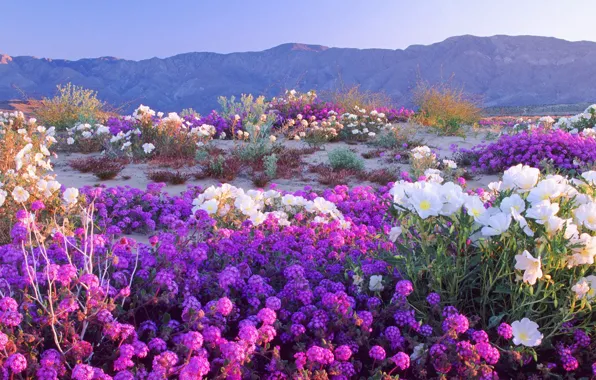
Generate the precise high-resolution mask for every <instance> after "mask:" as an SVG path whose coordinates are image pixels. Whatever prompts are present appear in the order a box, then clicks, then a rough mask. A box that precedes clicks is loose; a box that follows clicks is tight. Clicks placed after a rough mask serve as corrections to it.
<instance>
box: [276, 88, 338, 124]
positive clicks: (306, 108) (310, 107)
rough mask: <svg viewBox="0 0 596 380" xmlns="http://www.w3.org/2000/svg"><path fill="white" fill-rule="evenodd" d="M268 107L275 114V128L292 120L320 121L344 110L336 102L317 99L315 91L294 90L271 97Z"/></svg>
mask: <svg viewBox="0 0 596 380" xmlns="http://www.w3.org/2000/svg"><path fill="white" fill-rule="evenodd" d="M269 108H270V109H271V110H273V111H274V113H275V115H276V116H277V120H276V122H275V125H274V127H275V128H281V127H283V126H284V125H288V124H289V123H291V122H292V121H296V122H300V121H302V120H306V121H308V122H313V121H317V122H319V123H320V122H322V121H323V120H326V119H327V118H328V117H329V116H330V114H335V115H341V114H342V113H343V112H344V109H343V108H341V107H340V106H339V105H337V104H334V103H331V102H324V101H321V100H319V99H318V97H317V93H316V92H315V91H308V92H306V93H300V92H297V91H296V90H290V91H287V90H286V92H285V94H284V95H283V96H280V97H275V98H273V99H271V101H270V102H269Z"/></svg>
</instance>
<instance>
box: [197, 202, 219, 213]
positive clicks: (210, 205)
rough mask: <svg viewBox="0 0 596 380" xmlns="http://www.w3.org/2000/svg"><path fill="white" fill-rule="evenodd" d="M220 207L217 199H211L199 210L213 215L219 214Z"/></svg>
mask: <svg viewBox="0 0 596 380" xmlns="http://www.w3.org/2000/svg"><path fill="white" fill-rule="evenodd" d="M218 206H219V202H218V201H217V199H210V200H208V201H207V202H205V203H203V204H202V205H201V206H200V207H199V210H204V211H206V212H207V214H209V215H213V214H215V213H216V212H217V208H218Z"/></svg>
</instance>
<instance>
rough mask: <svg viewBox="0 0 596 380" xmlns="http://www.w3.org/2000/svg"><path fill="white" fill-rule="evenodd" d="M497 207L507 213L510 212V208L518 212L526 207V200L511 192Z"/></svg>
mask: <svg viewBox="0 0 596 380" xmlns="http://www.w3.org/2000/svg"><path fill="white" fill-rule="evenodd" d="M499 208H500V209H501V211H503V212H507V213H511V209H514V210H515V211H517V212H518V213H520V212H523V211H524V210H525V209H526V202H524V200H523V199H522V197H520V196H519V195H518V194H512V195H511V196H510V197H505V198H503V200H502V201H501V204H500V205H499Z"/></svg>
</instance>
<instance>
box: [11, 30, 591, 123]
mask: <svg viewBox="0 0 596 380" xmlns="http://www.w3.org/2000/svg"><path fill="white" fill-rule="evenodd" d="M418 78H423V79H425V80H428V81H430V82H436V81H440V80H444V79H447V78H452V80H453V81H454V83H456V84H458V85H462V86H463V87H464V88H465V90H466V91H467V92H469V93H471V94H476V95H480V96H481V97H482V98H483V100H484V104H485V105H486V106H489V107H504V106H532V105H545V104H572V103H584V102H595V101H596V85H594V83H596V43H594V42H588V41H581V42H569V41H565V40H561V39H556V38H552V37H534V36H504V35H498V36H492V37H475V36H470V35H464V36H458V37H450V38H448V39H446V40H445V41H442V42H439V43H435V44H432V45H427V46H423V45H412V46H410V47H408V48H406V49H403V50H401V49H398V50H389V49H351V48H333V47H326V46H321V45H308V44H301V43H288V44H283V45H279V46H276V47H273V48H271V49H267V50H264V51H259V52H242V53H230V54H217V53H185V54H178V55H175V56H172V57H168V58H163V59H162V58H150V59H144V60H140V61H132V60H126V59H120V58H116V57H99V58H86V59H80V60H76V61H69V60H63V59H45V58H34V57H28V56H20V57H15V56H13V57H11V56H9V55H0V100H8V99H19V98H21V95H22V93H25V94H26V95H27V96H29V97H34V98H39V97H42V96H48V95H51V94H53V93H54V91H55V86H56V85H57V84H60V83H66V82H69V81H71V82H73V83H75V84H77V85H82V86H85V87H88V88H92V89H94V90H97V91H98V92H99V96H100V97H101V98H102V99H104V100H107V101H109V102H110V103H113V104H115V105H120V104H124V103H128V102H132V104H138V103H143V104H147V105H149V106H151V107H153V108H155V109H159V110H163V111H177V110H181V109H183V108H188V107H192V108H194V109H196V110H199V111H201V112H206V111H208V110H210V109H212V108H213V107H215V106H216V101H217V97H218V96H220V95H225V96H229V95H239V94H241V93H253V94H265V95H267V96H274V95H278V94H279V93H281V92H282V91H283V90H284V89H291V88H296V89H300V90H310V89H315V90H318V91H325V90H331V89H335V88H338V86H340V85H342V84H343V85H345V86H350V85H353V84H359V85H360V86H361V88H362V89H364V90H371V91H384V92H386V93H387V94H388V95H390V96H391V97H392V98H393V99H394V100H395V101H396V102H397V103H400V104H404V105H410V103H411V89H412V88H413V87H414V86H415V84H416V81H417V79H418ZM131 108H132V105H131Z"/></svg>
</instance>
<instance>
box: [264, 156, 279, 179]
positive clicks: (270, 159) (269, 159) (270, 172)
mask: <svg viewBox="0 0 596 380" xmlns="http://www.w3.org/2000/svg"><path fill="white" fill-rule="evenodd" d="M263 163H264V166H265V175H267V177H269V178H270V179H274V178H276V177H277V156H276V155H275V153H273V154H271V155H269V156H266V157H265V158H264V159H263Z"/></svg>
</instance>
